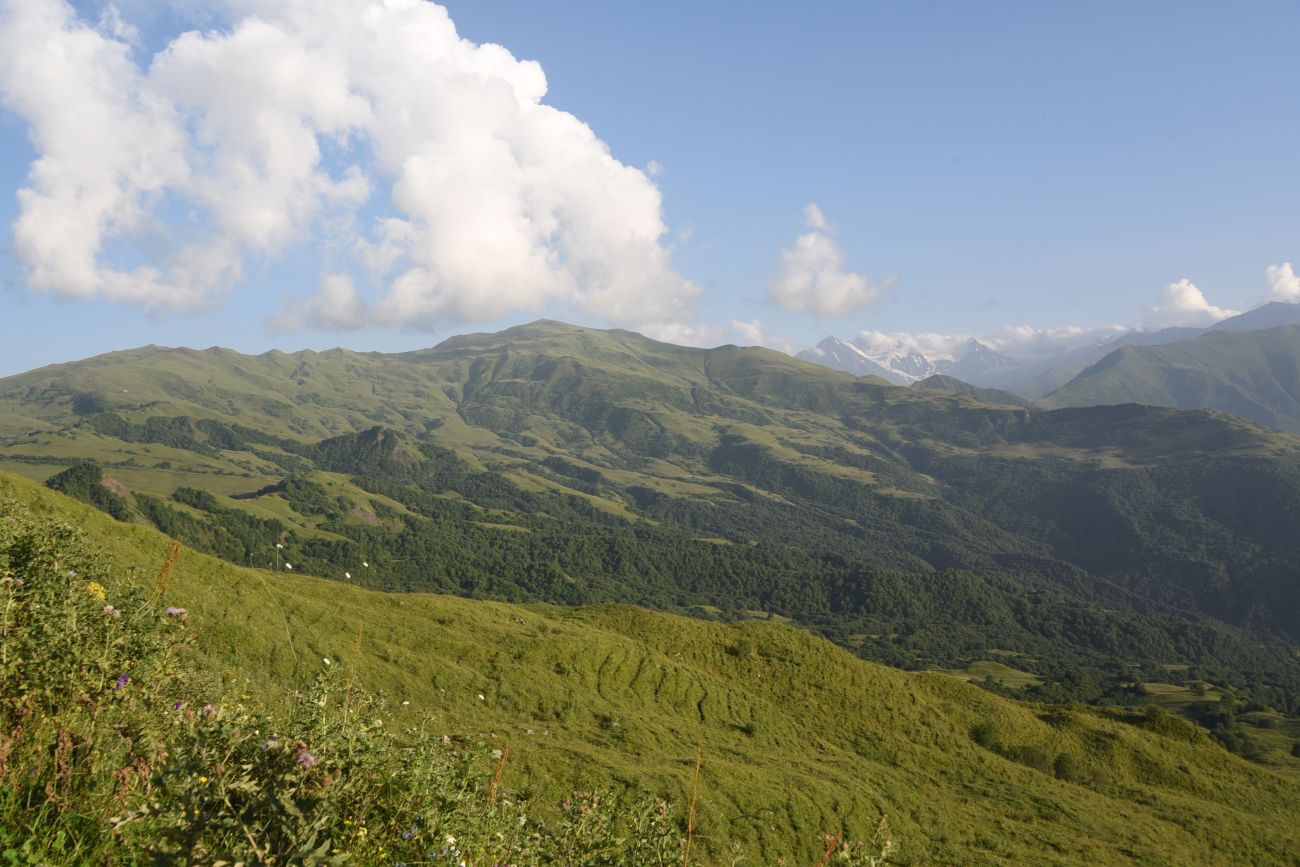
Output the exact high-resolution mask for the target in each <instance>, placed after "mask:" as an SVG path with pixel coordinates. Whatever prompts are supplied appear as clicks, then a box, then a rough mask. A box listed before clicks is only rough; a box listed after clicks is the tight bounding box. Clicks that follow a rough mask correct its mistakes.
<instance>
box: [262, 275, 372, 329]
mask: <svg viewBox="0 0 1300 867" xmlns="http://www.w3.org/2000/svg"><path fill="white" fill-rule="evenodd" d="M272 322H273V324H275V325H277V326H279V327H280V328H285V329H295V328H302V327H303V326H309V327H311V328H321V329H326V330H332V331H341V330H347V329H354V328H360V327H361V326H362V325H364V324H365V322H366V305H365V302H364V301H362V300H361V294H360V293H359V292H357V286H356V283H355V282H354V281H353V280H352V278H351V277H350V276H348V275H347V274H326V275H325V276H324V277H323V278H322V279H321V287H320V289H319V291H317V292H315V293H313V294H311V295H308V296H307V297H305V298H299V299H297V300H295V301H292V302H290V303H289V305H288V306H287V307H286V308H285V309H284V310H282V311H280V313H279V314H277V315H276V316H275V317H273V319H272Z"/></svg>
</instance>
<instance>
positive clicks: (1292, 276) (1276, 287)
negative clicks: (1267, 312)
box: [1266, 262, 1300, 303]
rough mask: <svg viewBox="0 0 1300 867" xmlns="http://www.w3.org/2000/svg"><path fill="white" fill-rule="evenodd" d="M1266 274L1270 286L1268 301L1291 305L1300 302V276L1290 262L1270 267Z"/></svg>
mask: <svg viewBox="0 0 1300 867" xmlns="http://www.w3.org/2000/svg"><path fill="white" fill-rule="evenodd" d="M1266 273H1267V275H1268V285H1269V293H1268V300H1270V301H1287V302H1291V303H1295V302H1297V301H1300V276H1298V275H1297V274H1296V272H1295V268H1294V267H1293V266H1292V265H1291V263H1290V262H1283V263H1282V264H1281V265H1269V266H1268V268H1267V269H1266Z"/></svg>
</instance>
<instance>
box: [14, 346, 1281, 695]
mask: <svg viewBox="0 0 1300 867" xmlns="http://www.w3.org/2000/svg"><path fill="white" fill-rule="evenodd" d="M949 385H951V383H948V382H946V381H944V380H938V381H933V380H932V381H931V382H930V384H929V387H921V388H898V387H894V386H890V385H887V384H884V383H881V382H879V381H873V380H871V379H869V378H867V379H863V378H858V377H854V376H851V375H848V374H845V373H840V372H836V371H832V370H828V369H826V368H824V367H820V366H817V365H814V364H809V363H807V362H804V361H801V360H798V359H793V358H790V357H788V356H785V355H783V354H781V353H777V352H773V351H769V350H764V349H752V348H751V349H742V348H737V347H734V346H725V347H719V348H716V349H709V350H705V349H692V348H687V347H679V346H673V345H671V344H665V343H660V342H657V341H653V340H650V339H647V338H645V337H642V336H640V335H637V334H633V333H630V332H623V331H598V330H593V329H585V328H580V327H576V326H571V325H566V324H563V323H556V322H538V323H534V324H532V325H529V326H520V327H518V328H513V329H509V330H507V331H504V332H501V333H498V334H474V335H466V336H462V337H457V338H452V339H451V340H448V341H445V342H444V343H442V344H440V345H439V346H437V347H434V348H432V349H428V350H422V351H418V352H411V353H401V354H392V355H385V354H380V353H355V352H349V351H347V350H331V351H328V352H320V353H317V352H298V353H291V354H286V353H281V352H271V353H266V354H264V355H260V356H248V355H242V354H240V353H236V352H232V351H230V350H225V349H218V348H213V349H208V350H191V349H167V348H163V347H145V348H141V349H136V350H130V351H125V352H119V353H113V354H110V355H107V356H101V357H98V358H93V359H87V360H85V361H80V362H73V363H69V364H63V365H55V366H53V367H48V368H42V369H40V370H35V371H32V372H30V373H26V374H22V375H19V376H15V377H10V378H8V379H5V380H0V469H3V470H6V471H10V472H15V473H18V474H20V475H24V476H26V477H28V478H30V479H33V480H36V481H41V482H46V483H47V484H48V485H50V486H51V487H54V488H56V489H57V490H60V491H63V492H65V493H68V494H69V495H72V496H76V497H79V498H81V499H83V500H86V501H87V502H92V503H95V504H96V505H97V506H99V507H100V508H102V509H104V510H105V511H108V512H110V514H114V515H116V516H117V517H119V518H120V519H121V520H123V521H125V522H127V523H141V524H147V525H150V526H153V527H156V528H158V529H160V530H162V531H163V532H165V533H167V534H168V535H171V536H173V537H175V538H178V539H180V540H182V541H183V542H185V543H186V544H189V545H191V546H193V547H195V548H197V549H199V550H202V551H205V552H208V553H211V554H214V555H216V556H219V557H222V558H224V559H226V560H228V561H230V562H232V563H239V564H244V565H258V566H262V567H271V568H285V569H287V568H288V566H289V565H292V567H293V570H294V571H295V572H305V573H308V574H312V575H319V576H324V577H330V578H334V579H337V580H341V581H349V582H352V583H360V584H363V585H365V586H368V587H373V588H378V589H384V590H389V591H417V590H418V591H433V592H443V593H455V594H458V595H464V596H471V597H490V598H497V599H503V600H514V601H546V602H554V603H564V604H584V603H604V602H624V603H634V604H638V605H643V606H648V607H652V608H658V609H663V610H669V611H678V612H686V613H692V614H695V615H697V616H707V617H726V618H729V619H737V618H739V619H744V618H749V617H760V618H779V619H790V620H793V621H794V622H796V623H798V624H801V625H803V626H805V627H807V628H809V629H812V630H815V631H817V632H819V633H820V634H822V635H825V636H827V637H829V638H831V639H832V640H834V641H836V642H838V643H839V644H841V645H842V646H844V647H846V648H848V649H850V650H852V651H853V652H854V653H856V654H858V655H860V656H862V657H864V658H867V659H872V660H878V661H882V662H886V663H889V664H893V665H899V666H903V667H908V668H942V669H965V668H968V667H969V666H971V665H974V664H977V663H982V662H997V663H998V664H1008V663H1009V664H1011V665H1012V667H1014V668H1017V669H1019V670H1022V671H1025V672H1028V673H1029V675H1030V676H1031V677H1030V681H1027V682H1028V683H1032V684H1037V685H1035V686H1031V687H1028V688H1027V690H1028V691H1027V693H1026V694H1033V695H1037V696H1038V697H1039V698H1040V699H1045V700H1053V699H1055V700H1065V699H1067V698H1068V699H1072V700H1080V701H1090V700H1097V699H1099V698H1101V697H1103V696H1110V697H1111V698H1112V699H1117V698H1118V697H1120V696H1122V695H1123V694H1124V692H1123V691H1124V690H1125V689H1127V686H1126V684H1130V683H1132V682H1133V681H1134V680H1135V679H1152V678H1153V677H1155V676H1156V673H1157V672H1167V671H1168V668H1167V666H1169V665H1177V666H1179V667H1180V668H1179V670H1180V671H1183V672H1184V673H1185V674H1186V677H1187V678H1189V679H1193V678H1195V677H1200V678H1201V679H1203V680H1207V681H1211V682H1214V683H1220V684H1224V685H1228V686H1232V687H1233V688H1235V689H1239V690H1242V691H1243V694H1250V695H1254V696H1256V697H1257V698H1258V700H1259V701H1261V702H1263V703H1266V704H1268V705H1272V706H1274V707H1278V708H1285V709H1292V708H1294V707H1295V706H1297V704H1298V703H1300V659H1298V658H1297V656H1296V649H1297V646H1298V645H1300V613H1298V612H1300V586H1297V584H1296V581H1295V578H1294V576H1295V575H1296V574H1297V573H1298V572H1300V543H1298V542H1297V540H1296V539H1295V537H1294V533H1293V532H1292V524H1291V521H1290V519H1289V517H1288V516H1289V515H1292V514H1294V513H1295V512H1296V511H1300V439H1296V438H1294V437H1291V436H1288V435H1285V434H1282V433H1277V432H1275V431H1272V430H1269V429H1267V428H1265V427H1262V426H1259V425H1256V424H1254V423H1251V422H1248V421H1243V420H1241V419H1238V418H1234V417H1232V416H1229V415H1225V414H1223V413H1218V412H1213V411H1199V412H1180V411H1177V410H1171V409H1161V408H1152V407H1141V406H1119V407H1109V406H1103V407H1085V408H1064V409H1058V410H1053V411H1039V410H1030V409H1027V408H1025V407H1023V406H1017V405H1015V404H1014V403H1012V402H1011V399H1010V398H1007V399H1002V398H1000V397H999V396H998V394H996V393H991V392H981V391H972V390H969V389H968V390H966V391H962V390H960V389H954V388H950V387H948V386H949Z"/></svg>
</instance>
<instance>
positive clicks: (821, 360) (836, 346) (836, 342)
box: [795, 337, 912, 385]
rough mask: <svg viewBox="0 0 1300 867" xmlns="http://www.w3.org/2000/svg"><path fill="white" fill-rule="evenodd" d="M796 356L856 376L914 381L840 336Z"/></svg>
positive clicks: (901, 383) (899, 381)
mask: <svg viewBox="0 0 1300 867" xmlns="http://www.w3.org/2000/svg"><path fill="white" fill-rule="evenodd" d="M795 357H796V358H802V359H803V360H804V361H811V362H813V363H814V364H820V365H821V366H823V367H829V368H831V369H832V370H842V371H844V372H845V373H851V374H853V375H854V376H878V377H880V378H881V379H883V380H886V381H888V382H892V383H893V384H894V385H906V384H907V383H908V382H911V381H912V380H910V379H905V378H904V377H902V376H900V375H899V374H897V373H895V372H894V371H892V370H890V369H889V368H887V367H885V366H884V365H881V364H879V363H878V362H876V361H874V360H873V359H871V358H869V357H868V356H867V353H866V352H865V351H863V350H862V349H860V348H858V347H857V346H854V345H853V344H852V343H850V342H848V341H847V340H840V339H839V338H838V337H827V338H826V339H825V340H823V341H822V342H821V343H818V344H817V345H816V346H814V347H813V348H812V349H805V350H804V351H803V352H800V353H799V354H798V355H796V356H795Z"/></svg>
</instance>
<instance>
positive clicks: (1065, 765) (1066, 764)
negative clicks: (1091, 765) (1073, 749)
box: [1052, 753, 1079, 783]
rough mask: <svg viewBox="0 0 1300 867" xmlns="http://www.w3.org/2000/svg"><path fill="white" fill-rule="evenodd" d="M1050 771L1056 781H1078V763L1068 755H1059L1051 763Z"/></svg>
mask: <svg viewBox="0 0 1300 867" xmlns="http://www.w3.org/2000/svg"><path fill="white" fill-rule="evenodd" d="M1052 771H1053V772H1054V773H1055V774H1056V778H1057V779H1058V780H1064V781H1065V782H1067V783H1073V782H1075V781H1076V780H1078V779H1079V762H1078V760H1077V759H1075V757H1074V756H1072V755H1070V754H1069V753H1061V754H1059V755H1058V756H1057V757H1056V761H1055V762H1053V763H1052Z"/></svg>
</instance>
